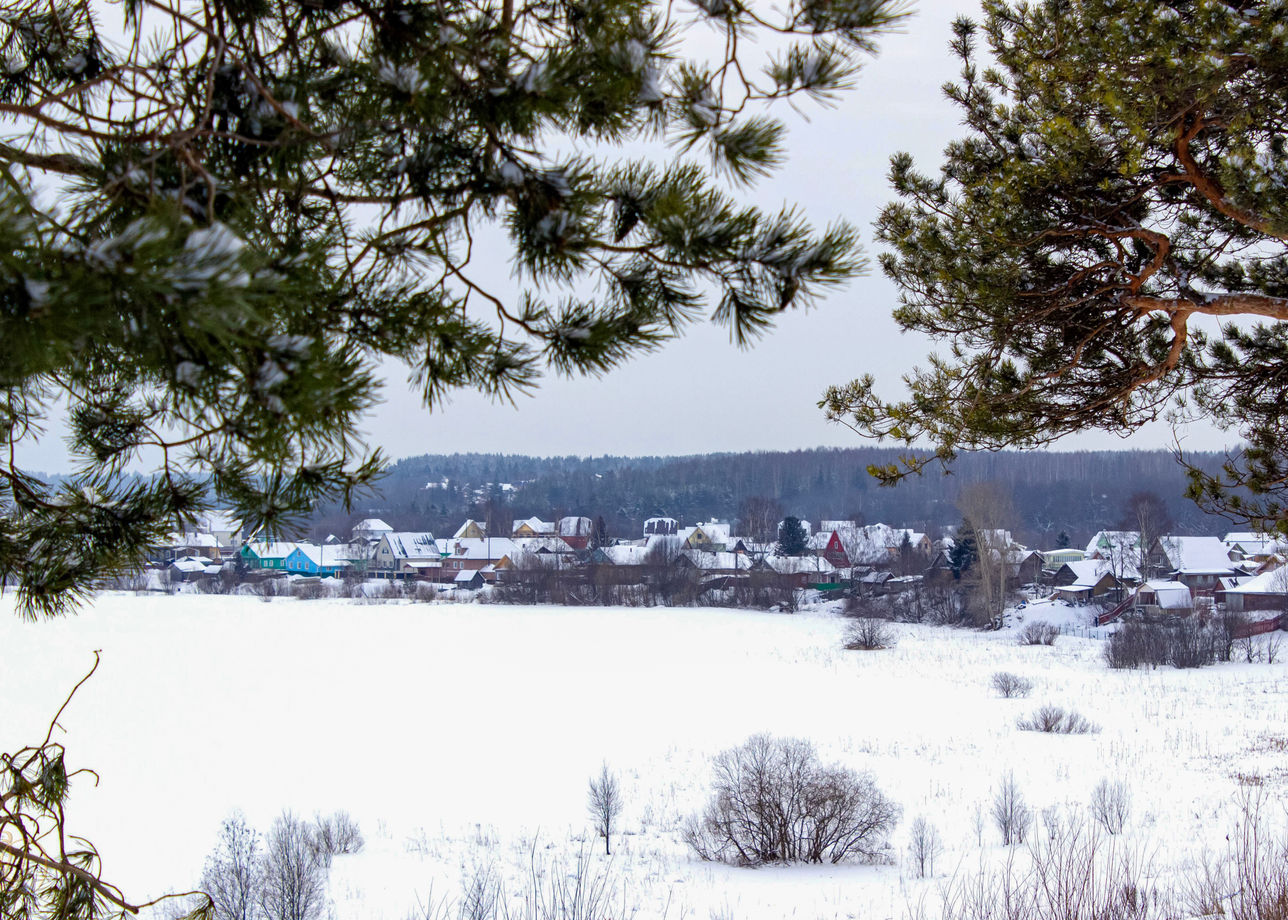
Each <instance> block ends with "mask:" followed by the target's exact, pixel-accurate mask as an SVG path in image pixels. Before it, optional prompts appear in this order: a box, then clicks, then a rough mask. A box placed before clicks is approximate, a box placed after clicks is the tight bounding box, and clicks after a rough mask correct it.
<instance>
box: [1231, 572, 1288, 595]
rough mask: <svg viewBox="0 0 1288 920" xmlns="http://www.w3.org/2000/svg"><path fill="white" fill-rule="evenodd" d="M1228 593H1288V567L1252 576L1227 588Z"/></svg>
mask: <svg viewBox="0 0 1288 920" xmlns="http://www.w3.org/2000/svg"><path fill="white" fill-rule="evenodd" d="M1226 593H1227V594H1283V595H1288V569H1282V568H1280V569H1274V570H1273V571H1270V572H1263V573H1262V574H1260V575H1258V576H1257V577H1256V578H1250V579H1248V580H1247V581H1245V582H1243V584H1240V585H1236V586H1235V587H1233V588H1226Z"/></svg>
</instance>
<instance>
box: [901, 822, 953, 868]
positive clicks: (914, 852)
mask: <svg viewBox="0 0 1288 920" xmlns="http://www.w3.org/2000/svg"><path fill="white" fill-rule="evenodd" d="M911 830H912V837H911V838H910V839H909V841H908V852H909V854H910V855H911V856H912V861H913V862H914V863H916V866H917V878H925V877H926V874H927V872H929V874H931V875H934V874H935V857H937V856H939V854H940V853H942V852H943V851H944V846H943V843H942V842H941V841H940V839H939V831H937V830H936V829H935V826H934V825H933V824H931V823H930V822H929V821H927V820H926V819H925V818H923V817H920V816H918V817H917V819H916V820H915V821H913V822H912V829H911Z"/></svg>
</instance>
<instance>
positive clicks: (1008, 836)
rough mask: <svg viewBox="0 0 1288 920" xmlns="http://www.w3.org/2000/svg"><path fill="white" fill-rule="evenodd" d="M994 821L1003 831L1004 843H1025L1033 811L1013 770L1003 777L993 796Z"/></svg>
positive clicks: (1008, 844) (1007, 844)
mask: <svg viewBox="0 0 1288 920" xmlns="http://www.w3.org/2000/svg"><path fill="white" fill-rule="evenodd" d="M993 823H994V824H996V825H997V829H998V830H999V831H1001V832H1002V843H1004V844H1005V845H1006V846H1008V847H1009V846H1014V845H1015V844H1017V843H1023V842H1024V835H1025V834H1027V833H1028V830H1029V825H1031V824H1032V823H1033V812H1032V810H1031V809H1030V808H1029V806H1028V805H1027V804H1026V803H1025V801H1024V794H1023V793H1022V792H1020V787H1019V786H1018V785H1017V784H1016V782H1015V774H1014V773H1013V772H1008V773H1007V774H1006V775H1005V776H1004V777H1002V784H1001V785H1000V786H998V788H997V792H996V793H995V794H994V796H993Z"/></svg>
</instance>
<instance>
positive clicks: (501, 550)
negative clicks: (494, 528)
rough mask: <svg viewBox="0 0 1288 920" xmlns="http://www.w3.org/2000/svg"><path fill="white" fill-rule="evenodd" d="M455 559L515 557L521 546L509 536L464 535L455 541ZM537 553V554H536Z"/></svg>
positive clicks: (453, 554) (453, 553) (453, 555)
mask: <svg viewBox="0 0 1288 920" xmlns="http://www.w3.org/2000/svg"><path fill="white" fill-rule="evenodd" d="M455 543H456V546H455V548H454V549H453V550H452V558H453V559H489V560H491V559H500V558H501V557H503V556H510V557H512V558H513V557H514V556H515V555H517V554H518V553H519V552H520V551H521V548H520V546H519V544H517V543H515V542H514V541H513V540H511V539H510V538H509V537H462V538H460V539H458V540H456V541H455ZM534 555H535V554H534Z"/></svg>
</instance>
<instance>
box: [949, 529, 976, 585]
mask: <svg viewBox="0 0 1288 920" xmlns="http://www.w3.org/2000/svg"><path fill="white" fill-rule="evenodd" d="M978 558H979V546H978V543H977V541H976V539H975V526H974V525H973V524H972V523H971V522H970V519H969V518H963V519H962V523H961V526H960V527H958V528H957V533H956V535H954V537H953V548H952V550H950V551H949V553H948V564H949V565H950V566H951V567H952V570H953V578H961V577H962V575H963V574H964V573H966V572H968V571H969V570H970V567H971V566H972V565H974V563H975V560H976V559H978Z"/></svg>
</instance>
